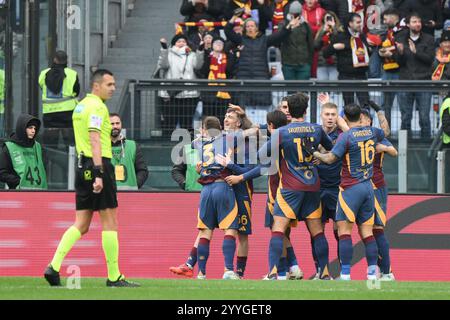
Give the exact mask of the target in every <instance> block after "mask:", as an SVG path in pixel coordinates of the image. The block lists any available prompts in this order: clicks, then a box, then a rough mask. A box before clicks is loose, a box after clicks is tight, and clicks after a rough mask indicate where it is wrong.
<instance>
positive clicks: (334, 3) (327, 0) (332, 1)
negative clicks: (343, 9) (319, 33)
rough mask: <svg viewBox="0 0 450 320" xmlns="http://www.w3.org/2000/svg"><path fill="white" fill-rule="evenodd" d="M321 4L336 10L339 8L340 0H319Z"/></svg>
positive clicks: (328, 8) (323, 6) (329, 9)
mask: <svg viewBox="0 0 450 320" xmlns="http://www.w3.org/2000/svg"><path fill="white" fill-rule="evenodd" d="M319 2H320V6H321V7H322V8H324V9H325V10H327V11H333V12H336V11H337V9H338V2H340V0H319Z"/></svg>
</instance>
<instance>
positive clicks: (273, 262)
mask: <svg viewBox="0 0 450 320" xmlns="http://www.w3.org/2000/svg"><path fill="white" fill-rule="evenodd" d="M283 238H284V234H283V232H272V238H271V239H270V245H269V275H270V274H274V273H277V265H278V263H279V262H280V258H281V254H282V253H283Z"/></svg>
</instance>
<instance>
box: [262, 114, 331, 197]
mask: <svg viewBox="0 0 450 320" xmlns="http://www.w3.org/2000/svg"><path fill="white" fill-rule="evenodd" d="M277 134H278V139H279V150H280V162H279V163H280V187H281V188H283V189H289V190H293V191H310V192H315V191H319V190H320V179H319V174H318V172H317V167H316V166H315V165H314V164H313V157H312V156H311V155H309V154H308V153H307V152H305V150H303V148H302V142H303V140H305V139H309V140H312V141H313V144H314V146H315V147H316V148H317V147H318V146H319V144H320V145H322V146H323V147H324V148H325V149H326V150H331V148H332V147H333V143H332V141H331V140H330V138H329V137H328V135H327V134H326V133H325V132H324V131H323V129H322V126H320V125H318V124H315V123H308V122H292V123H290V124H288V125H286V126H284V127H281V128H279V129H278V130H277V131H275V132H274V134H273V135H272V136H274V135H277ZM274 141H275V140H274V139H273V138H272V139H271V140H270V143H268V148H269V149H270V148H271V146H270V144H272V143H274Z"/></svg>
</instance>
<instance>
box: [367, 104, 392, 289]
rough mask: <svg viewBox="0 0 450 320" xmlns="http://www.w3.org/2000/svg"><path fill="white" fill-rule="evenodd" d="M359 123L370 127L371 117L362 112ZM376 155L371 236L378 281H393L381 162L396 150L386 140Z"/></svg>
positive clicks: (386, 194) (385, 189)
mask: <svg viewBox="0 0 450 320" xmlns="http://www.w3.org/2000/svg"><path fill="white" fill-rule="evenodd" d="M361 122H362V124H363V125H366V126H372V116H371V114H370V111H369V110H367V109H363V110H362V117H361ZM376 151H377V153H376V155H375V159H374V161H373V177H372V185H373V191H374V195H375V222H374V226H373V235H374V237H375V240H376V242H377V246H378V267H379V268H380V281H394V280H395V277H394V274H393V273H392V270H391V259H390V255H389V242H388V239H387V238H386V235H385V234H384V228H385V227H386V222H387V217H386V216H387V198H388V187H387V184H386V181H385V179H384V173H383V161H384V155H385V154H386V153H387V154H388V155H390V156H392V157H396V156H397V155H398V153H397V150H396V149H395V148H394V146H393V145H392V144H391V142H390V141H389V140H388V139H386V138H385V139H383V141H381V142H380V143H378V144H377V146H376Z"/></svg>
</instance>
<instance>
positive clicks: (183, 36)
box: [170, 33, 188, 47]
mask: <svg viewBox="0 0 450 320" xmlns="http://www.w3.org/2000/svg"><path fill="white" fill-rule="evenodd" d="M180 39H184V40H186V42H188V38H187V37H186V36H185V35H184V34H182V33H180V34H176V35H175V36H174V37H173V38H172V41H171V42H170V43H171V44H172V47H173V46H174V45H175V43H177V41H178V40H180Z"/></svg>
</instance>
